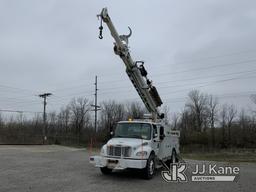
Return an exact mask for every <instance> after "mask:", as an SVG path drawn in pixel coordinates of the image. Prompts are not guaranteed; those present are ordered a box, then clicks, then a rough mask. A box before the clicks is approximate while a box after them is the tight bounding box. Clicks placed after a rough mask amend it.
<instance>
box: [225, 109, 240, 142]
mask: <svg viewBox="0 0 256 192" xmlns="http://www.w3.org/2000/svg"><path fill="white" fill-rule="evenodd" d="M236 114H237V110H236V108H235V106H234V105H228V106H227V115H226V117H227V128H228V142H229V144H231V126H232V123H233V120H234V118H235V116H236Z"/></svg>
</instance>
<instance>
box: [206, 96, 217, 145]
mask: <svg viewBox="0 0 256 192" xmlns="http://www.w3.org/2000/svg"><path fill="white" fill-rule="evenodd" d="M208 102H209V104H208V105H209V106H208V107H209V118H210V126H211V135H212V146H213V147H214V146H215V121H216V119H217V105H218V100H217V98H216V97H213V96H212V95H210V96H209V101H208Z"/></svg>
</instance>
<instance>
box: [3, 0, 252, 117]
mask: <svg viewBox="0 0 256 192" xmlns="http://www.w3.org/2000/svg"><path fill="white" fill-rule="evenodd" d="M103 7H107V8H108V11H109V15H110V16H111V18H112V21H113V23H114V25H115V27H116V29H117V30H118V32H119V33H120V34H126V33H128V28H127V26H130V27H131V28H132V30H133V35H132V37H131V38H130V40H129V45H130V50H131V55H132V57H133V59H134V60H144V61H145V62H146V63H145V67H146V69H147V70H148V73H149V78H150V79H152V80H153V83H154V85H155V86H156V87H157V89H158V91H159V94H160V96H161V97H162V99H163V101H164V104H165V105H167V106H168V107H169V108H170V111H171V112H179V111H181V110H182V109H183V108H184V104H185V99H186V97H187V94H188V92H189V91H190V90H192V89H199V90H201V91H202V92H205V93H208V94H213V95H217V96H219V101H220V102H221V103H226V102H227V103H234V104H236V105H237V106H239V107H245V108H248V107H253V105H252V102H251V101H250V99H249V96H250V94H252V93H256V87H255V80H256V73H255V72H256V55H255V53H256V35H255V34H256V1H253V0H251V1H246V0H240V1H239V0H237V1H234V0H225V1H223V0H211V1H207V0H193V1H192V0H187V1H182V0H176V1H174V0H173V1H170V0H168V1H149V0H140V1H100V0H99V1H95V0H94V1H89V0H88V1H85V0H72V1H71V0H48V1H47V0H41V1H37V0H22V1H21V0H0V66H1V68H0V109H11V110H29V111H42V99H41V98H39V97H37V96H36V95H38V94H40V93H44V92H52V93H53V94H54V95H53V96H52V97H50V98H49V102H48V104H49V105H48V107H49V108H48V109H49V110H58V109H59V108H60V106H62V105H66V104H67V103H68V102H69V101H70V99H71V98H73V97H81V96H86V97H88V98H89V99H91V100H93V93H94V84H93V83H94V78H95V75H98V83H99V84H98V87H99V101H103V100H109V99H116V100H118V101H127V100H128V101H133V100H137V101H140V99H139V96H138V95H137V93H136V91H135V90H134V88H133V86H132V84H131V83H130V81H129V79H128V77H127V75H126V73H125V66H124V64H123V63H122V61H121V59H120V58H118V56H116V55H115V54H114V53H113V39H112V37H111V35H110V32H109V30H108V28H107V27H106V25H104V30H103V36H104V38H103V40H99V39H98V33H99V31H98V27H99V21H98V20H97V17H96V15H97V14H98V13H100V11H101V9H102V8H103Z"/></svg>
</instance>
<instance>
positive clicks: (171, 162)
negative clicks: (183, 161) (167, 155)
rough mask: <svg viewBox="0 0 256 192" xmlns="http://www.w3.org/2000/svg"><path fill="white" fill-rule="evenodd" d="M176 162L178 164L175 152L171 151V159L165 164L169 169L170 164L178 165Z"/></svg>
mask: <svg viewBox="0 0 256 192" xmlns="http://www.w3.org/2000/svg"><path fill="white" fill-rule="evenodd" d="M178 162H179V160H178V158H177V154H176V151H175V150H173V151H172V156H171V159H169V160H167V161H166V162H165V164H166V165H167V166H168V167H169V168H170V166H171V164H174V163H178Z"/></svg>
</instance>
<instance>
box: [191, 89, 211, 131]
mask: <svg viewBox="0 0 256 192" xmlns="http://www.w3.org/2000/svg"><path fill="white" fill-rule="evenodd" d="M188 96H189V101H188V102H187V103H186V107H187V108H188V109H190V111H191V112H192V113H193V114H194V116H195V120H196V125H195V126H196V130H197V131H205V129H206V127H204V128H203V125H204V120H206V118H205V117H206V116H207V103H208V102H207V101H208V97H207V95H206V94H203V93H200V92H199V91H198V90H192V91H190V92H189V94H188Z"/></svg>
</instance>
